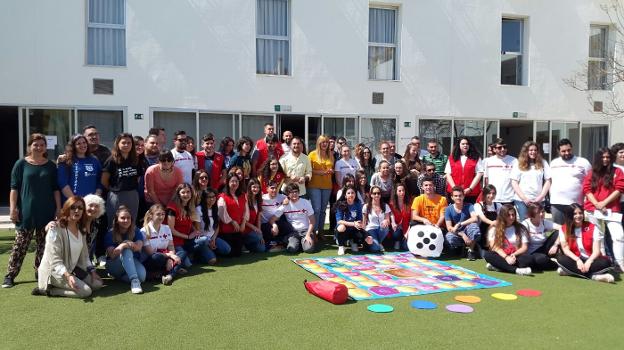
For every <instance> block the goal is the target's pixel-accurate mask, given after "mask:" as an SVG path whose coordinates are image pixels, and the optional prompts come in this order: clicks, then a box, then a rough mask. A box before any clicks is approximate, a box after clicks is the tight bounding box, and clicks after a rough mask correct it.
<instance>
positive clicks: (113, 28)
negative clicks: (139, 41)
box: [87, 0, 126, 66]
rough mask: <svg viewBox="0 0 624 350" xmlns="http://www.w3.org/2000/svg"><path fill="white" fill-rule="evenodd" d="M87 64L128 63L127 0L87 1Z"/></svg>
mask: <svg viewBox="0 0 624 350" xmlns="http://www.w3.org/2000/svg"><path fill="white" fill-rule="evenodd" d="M87 64H90V65H97V66H125V65H126V1H125V0H88V21H87Z"/></svg>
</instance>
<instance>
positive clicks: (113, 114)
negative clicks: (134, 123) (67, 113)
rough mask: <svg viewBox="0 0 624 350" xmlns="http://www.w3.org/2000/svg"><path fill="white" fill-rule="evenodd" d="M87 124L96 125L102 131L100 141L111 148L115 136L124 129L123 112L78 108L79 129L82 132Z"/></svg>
mask: <svg viewBox="0 0 624 350" xmlns="http://www.w3.org/2000/svg"><path fill="white" fill-rule="evenodd" d="M87 125H95V126H96V127H97V130H98V132H99V133H100V142H101V143H102V144H103V145H105V146H107V147H109V148H110V147H112V145H113V141H114V140H115V137H117V135H119V134H120V133H121V132H122V131H123V112H122V111H102V110H78V125H77V131H78V132H80V133H82V128H84V127H85V126H87ZM141 136H144V137H145V136H147V135H141Z"/></svg>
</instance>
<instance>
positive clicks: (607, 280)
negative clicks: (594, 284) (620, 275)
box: [592, 273, 615, 283]
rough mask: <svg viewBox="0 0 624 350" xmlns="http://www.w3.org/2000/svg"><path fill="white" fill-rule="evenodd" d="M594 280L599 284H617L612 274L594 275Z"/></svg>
mask: <svg viewBox="0 0 624 350" xmlns="http://www.w3.org/2000/svg"><path fill="white" fill-rule="evenodd" d="M592 279H593V280H594V281H598V282H605V283H615V278H614V277H613V275H612V274H610V273H601V274H599V275H592Z"/></svg>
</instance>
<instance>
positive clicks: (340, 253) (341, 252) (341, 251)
mask: <svg viewBox="0 0 624 350" xmlns="http://www.w3.org/2000/svg"><path fill="white" fill-rule="evenodd" d="M338 255H345V247H343V246H339V247H338Z"/></svg>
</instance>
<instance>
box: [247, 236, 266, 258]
mask: <svg viewBox="0 0 624 350" xmlns="http://www.w3.org/2000/svg"><path fill="white" fill-rule="evenodd" d="M243 244H244V245H245V247H247V249H249V251H250V252H254V253H262V252H264V251H265V250H266V247H265V246H264V244H263V243H262V232H249V233H245V234H244V235H243Z"/></svg>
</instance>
